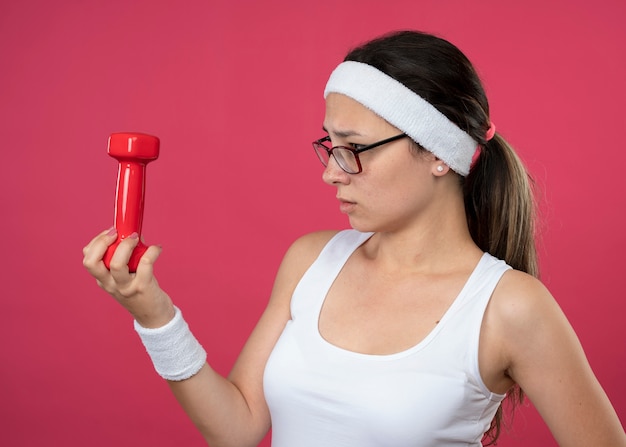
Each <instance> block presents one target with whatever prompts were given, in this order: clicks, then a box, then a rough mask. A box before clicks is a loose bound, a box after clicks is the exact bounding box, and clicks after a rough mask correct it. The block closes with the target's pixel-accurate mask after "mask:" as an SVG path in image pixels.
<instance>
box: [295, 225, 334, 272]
mask: <svg viewBox="0 0 626 447" xmlns="http://www.w3.org/2000/svg"><path fill="white" fill-rule="evenodd" d="M337 233H338V231H336V230H326V231H316V232H313V233H308V234H305V235H304V236H301V237H299V238H298V239H296V240H295V241H294V242H293V243H292V244H291V246H290V247H289V249H288V250H287V253H286V254H285V258H284V261H283V264H285V263H287V264H288V266H287V267H288V268H290V269H295V270H301V269H304V270H306V269H308V268H309V267H310V266H311V264H312V263H313V262H314V261H315V259H317V257H318V256H319V254H320V252H321V251H322V249H323V248H324V247H325V246H326V244H328V241H330V240H331V239H332V238H333V236H335V235H336V234H337ZM303 273H304V272H303Z"/></svg>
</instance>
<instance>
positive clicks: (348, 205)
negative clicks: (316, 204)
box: [339, 199, 356, 214]
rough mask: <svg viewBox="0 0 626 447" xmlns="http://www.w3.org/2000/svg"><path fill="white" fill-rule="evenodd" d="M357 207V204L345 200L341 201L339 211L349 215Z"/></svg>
mask: <svg viewBox="0 0 626 447" xmlns="http://www.w3.org/2000/svg"><path fill="white" fill-rule="evenodd" d="M355 206H356V203H354V202H350V201H349V200H345V199H339V210H340V211H341V212H342V213H345V214H348V213H349V212H351V211H352V210H353V209H354V207H355Z"/></svg>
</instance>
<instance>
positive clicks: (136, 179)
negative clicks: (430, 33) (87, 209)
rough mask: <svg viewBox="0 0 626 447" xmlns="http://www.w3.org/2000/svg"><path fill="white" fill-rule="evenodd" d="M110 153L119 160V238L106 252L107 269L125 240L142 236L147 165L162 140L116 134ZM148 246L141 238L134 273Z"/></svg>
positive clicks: (131, 263) (132, 262) (132, 259)
mask: <svg viewBox="0 0 626 447" xmlns="http://www.w3.org/2000/svg"><path fill="white" fill-rule="evenodd" d="M108 154H109V155H110V156H111V157H113V158H115V159H117V160H118V161H119V170H118V173H117V193H116V195H115V228H116V230H117V240H116V241H115V242H114V243H113V245H111V246H110V247H109V248H108V249H107V251H106V253H105V254H104V258H103V261H104V265H106V266H107V268H109V265H110V262H111V258H112V257H113V252H114V251H115V249H116V248H117V246H118V245H119V243H120V242H121V241H122V240H123V239H125V238H127V237H128V236H130V235H131V234H133V233H137V234H138V235H141V224H142V221H143V206H144V198H145V188H146V165H147V164H148V163H150V162H151V161H153V160H156V159H157V158H158V157H159V139H158V138H157V137H153V136H151V135H146V134H141V133H114V134H111V136H110V137H109V145H108ZM147 249H148V246H147V245H145V244H143V243H142V242H141V241H139V243H138V245H137V247H135V250H134V251H133V253H132V255H131V257H130V261H129V262H128V269H129V271H130V272H135V271H136V270H137V264H139V259H140V258H141V256H142V255H143V254H144V253H145V251H146V250H147Z"/></svg>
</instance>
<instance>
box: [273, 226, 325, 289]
mask: <svg viewBox="0 0 626 447" xmlns="http://www.w3.org/2000/svg"><path fill="white" fill-rule="evenodd" d="M335 234H337V231H317V232H313V233H308V234H305V235H304V236H301V237H299V238H298V239H296V240H295V241H294V242H293V243H292V244H291V246H290V247H289V249H288V250H287V252H286V253H285V256H284V257H283V260H282V262H281V264H280V268H279V269H278V274H277V275H276V281H275V283H274V291H273V293H272V297H273V298H274V297H278V298H279V299H280V297H282V301H285V300H287V301H288V300H290V299H291V293H292V292H293V289H294V288H295V286H296V284H297V283H298V282H299V281H300V279H301V278H302V276H303V275H304V273H305V272H306V271H307V269H308V268H309V267H310V266H311V264H313V262H314V261H315V259H317V257H318V256H319V254H320V252H321V251H322V249H323V248H324V246H325V245H326V244H327V243H328V241H330V239H331V238H332V237H333V236H334V235H335Z"/></svg>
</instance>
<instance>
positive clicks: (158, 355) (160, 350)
mask: <svg viewBox="0 0 626 447" xmlns="http://www.w3.org/2000/svg"><path fill="white" fill-rule="evenodd" d="M174 308H175V309H176V314H175V315H174V318H172V320H171V321H170V322H169V323H167V324H166V325H165V326H161V327H158V328H154V329H149V328H145V327H143V326H141V325H140V324H139V323H137V321H136V320H135V322H134V324H135V331H137V333H138V334H139V337H141V341H142V342H143V345H144V346H145V347H146V351H148V355H150V358H151V359H152V363H153V364H154V369H155V370H156V372H157V373H158V374H159V375H160V376H161V377H163V378H164V379H167V380H175V381H179V380H185V379H188V378H190V377H191V376H193V375H195V374H196V373H197V372H198V371H200V368H202V366H203V365H204V364H205V363H206V352H205V350H204V349H203V348H202V345H200V343H199V342H198V340H196V337H194V336H193V334H192V333H191V331H190V330H189V326H188V325H187V322H186V321H185V320H184V319H183V314H182V313H181V311H180V309H179V308H178V307H174Z"/></svg>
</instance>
